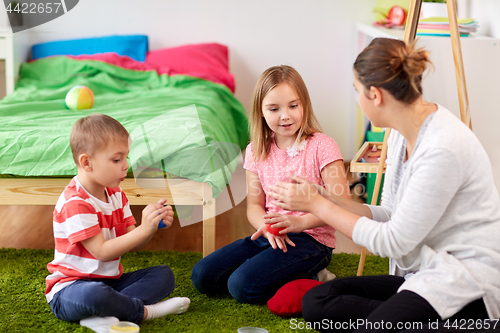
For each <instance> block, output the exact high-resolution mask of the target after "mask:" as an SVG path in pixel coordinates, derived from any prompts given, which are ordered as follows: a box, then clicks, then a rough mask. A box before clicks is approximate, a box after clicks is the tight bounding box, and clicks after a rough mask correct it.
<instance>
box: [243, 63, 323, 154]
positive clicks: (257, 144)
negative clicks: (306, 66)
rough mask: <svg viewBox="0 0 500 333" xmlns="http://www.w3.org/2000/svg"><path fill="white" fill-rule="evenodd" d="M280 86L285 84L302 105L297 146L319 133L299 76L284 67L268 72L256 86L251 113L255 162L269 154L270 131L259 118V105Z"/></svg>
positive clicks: (263, 120) (260, 110)
mask: <svg viewBox="0 0 500 333" xmlns="http://www.w3.org/2000/svg"><path fill="white" fill-rule="evenodd" d="M281 83H288V84H289V85H290V86H291V87H292V89H293V90H294V92H295V94H296V95H297V96H298V98H299V100H300V103H301V105H302V112H303V114H302V124H301V125H300V128H299V133H298V135H297V140H296V142H297V143H300V142H301V141H303V140H305V139H307V138H308V137H309V136H311V135H312V134H313V133H314V132H322V130H321V127H320V125H319V122H318V120H317V119H316V116H315V115H314V112H313V108H312V104H311V99H310V97H309V92H308V91H307V87H306V85H305V83H304V80H302V77H301V76H300V74H299V73H298V72H297V71H296V70H295V69H293V68H292V67H290V66H286V65H281V66H274V67H271V68H268V69H267V70H266V71H265V72H264V73H262V75H261V76H260V78H259V80H258V81H257V84H256V85H255V89H254V93H253V98H252V109H251V111H250V136H251V141H252V148H253V158H254V160H265V159H266V157H267V155H268V154H269V150H270V148H271V142H272V140H271V139H272V134H273V131H272V130H271V128H269V126H268V125H267V123H266V121H265V119H264V118H263V116H262V115H263V114H262V102H263V101H264V98H265V97H266V95H267V94H268V93H269V92H270V91H271V90H272V89H273V88H274V87H276V86H277V85H279V84H281Z"/></svg>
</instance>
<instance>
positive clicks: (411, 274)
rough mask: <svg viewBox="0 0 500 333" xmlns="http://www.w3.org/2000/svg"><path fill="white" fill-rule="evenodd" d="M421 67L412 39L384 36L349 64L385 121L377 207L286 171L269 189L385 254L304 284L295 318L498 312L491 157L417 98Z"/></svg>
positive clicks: (331, 321) (412, 323)
mask: <svg viewBox="0 0 500 333" xmlns="http://www.w3.org/2000/svg"><path fill="white" fill-rule="evenodd" d="M429 64H430V61H429V56H428V53H427V51H425V50H423V49H415V44H414V43H413V44H411V45H405V43H403V42H402V41H398V40H393V39H383V38H377V39H374V40H373V41H372V42H371V43H370V45H369V46H368V47H367V48H366V49H365V50H364V51H363V52H361V54H360V55H359V56H358V57H357V59H356V61H355V63H354V87H355V88H356V90H357V91H358V92H359V103H360V105H361V108H362V109H363V111H364V113H365V114H366V116H367V117H368V118H369V119H370V120H371V121H372V123H373V124H374V125H375V126H378V127H390V128H392V129H393V130H392V132H391V136H390V138H389V141H388V158H387V169H386V175H385V184H384V189H383V192H382V205H381V206H368V205H361V204H359V203H355V202H352V201H349V200H346V199H344V198H342V197H340V196H337V195H335V194H334V193H332V192H328V191H321V189H320V188H318V187H316V186H314V184H311V183H310V182H308V181H306V180H304V179H302V178H300V177H297V176H292V177H290V178H291V180H292V183H293V184H292V183H278V184H277V186H274V187H273V188H272V192H271V193H270V195H271V196H273V198H274V199H275V200H276V202H275V204H276V205H278V206H280V207H282V208H284V209H289V210H299V211H305V212H310V213H312V214H314V215H316V216H317V217H318V218H319V219H321V220H323V221H324V222H326V223H328V224H329V225H331V226H332V227H334V228H336V229H337V230H338V231H340V232H341V233H343V234H344V235H346V236H348V237H350V238H351V239H352V240H353V241H354V242H356V243H357V244H360V245H363V246H365V247H366V248H367V249H368V250H369V251H371V252H373V253H375V254H377V255H380V256H383V257H389V258H391V265H390V273H391V275H389V276H372V277H369V276H365V277H349V278H344V279H336V280H333V281H330V282H327V283H324V284H322V285H320V286H318V287H316V288H314V289H312V290H311V291H309V292H308V293H307V294H306V295H305V297H304V299H303V315H304V318H305V319H306V321H308V322H312V323H320V325H318V326H316V327H315V328H317V329H319V330H323V331H329V330H334V329H338V328H343V329H345V330H348V331H349V330H359V331H363V330H366V331H374V330H377V331H390V330H396V331H398V330H404V329H408V328H422V327H426V326H427V328H428V329H432V328H433V327H434V326H435V325H437V323H438V321H444V322H441V326H449V328H450V329H452V328H460V327H459V326H460V325H459V323H460V321H456V319H471V320H473V321H472V322H473V325H474V326H472V327H470V326H469V328H477V329H480V328H488V327H486V326H485V324H484V319H487V318H499V317H500V279H499V278H498V277H499V275H500V241H499V240H498V238H499V237H500V199H499V195H498V191H497V189H496V188H495V185H494V182H493V176H492V172H491V167H490V162H489V160H488V156H487V154H486V152H485V151H484V149H483V147H482V146H481V144H480V143H479V141H478V140H477V138H476V137H475V136H474V134H473V133H472V132H471V131H470V130H469V129H468V128H467V127H466V126H465V125H464V124H463V123H462V122H460V120H458V119H457V118H456V117H455V116H454V115H452V114H451V113H450V112H449V111H448V110H446V109H445V108H444V107H442V106H440V105H437V104H434V103H430V102H427V101H425V100H424V99H423V98H422V88H421V80H422V73H423V72H424V71H425V69H426V67H427V66H428V65H429ZM276 226H277V227H282V226H285V225H280V224H279V223H278V224H277V225H276ZM353 322H354V323H356V324H355V325H348V324H349V323H353ZM454 323H455V325H457V324H458V326H455V327H453V326H452V325H453V324H454ZM488 324H490V323H488ZM491 326H493V324H491ZM489 328H492V327H489Z"/></svg>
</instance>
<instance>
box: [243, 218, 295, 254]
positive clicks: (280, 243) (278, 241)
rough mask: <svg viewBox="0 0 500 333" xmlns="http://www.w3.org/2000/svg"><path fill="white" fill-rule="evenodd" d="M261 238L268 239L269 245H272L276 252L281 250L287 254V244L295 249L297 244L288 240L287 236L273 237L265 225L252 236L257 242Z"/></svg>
mask: <svg viewBox="0 0 500 333" xmlns="http://www.w3.org/2000/svg"><path fill="white" fill-rule="evenodd" d="M260 236H262V237H265V238H267V240H268V241H269V244H271V247H272V248H273V249H275V250H276V248H279V249H280V250H282V251H283V252H285V253H286V251H287V248H286V244H288V245H291V246H294V247H295V243H294V242H292V241H291V239H290V238H288V236H287V234H283V235H280V236H276V235H273V234H272V233H270V232H269V231H267V230H266V225H265V224H264V225H263V226H262V227H260V228H259V229H258V230H257V231H256V232H255V233H254V234H253V235H252V237H251V240H256V239H257V238H259V237H260Z"/></svg>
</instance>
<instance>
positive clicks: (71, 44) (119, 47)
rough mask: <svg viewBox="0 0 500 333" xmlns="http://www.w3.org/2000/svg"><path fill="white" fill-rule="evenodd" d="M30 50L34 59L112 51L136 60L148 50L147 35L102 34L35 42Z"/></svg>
mask: <svg viewBox="0 0 500 333" xmlns="http://www.w3.org/2000/svg"><path fill="white" fill-rule="evenodd" d="M31 51H32V52H31V53H32V56H33V59H34V60H36V59H39V58H44V57H50V56H55V55H80V54H96V53H106V52H114V53H117V54H119V55H122V56H125V55H126V56H129V57H130V58H132V59H135V60H137V61H144V60H146V53H147V52H148V36H145V35H125V36H104V37H94V38H82V39H71V40H61V41H53V42H46V43H40V44H35V45H33V47H32V48H31Z"/></svg>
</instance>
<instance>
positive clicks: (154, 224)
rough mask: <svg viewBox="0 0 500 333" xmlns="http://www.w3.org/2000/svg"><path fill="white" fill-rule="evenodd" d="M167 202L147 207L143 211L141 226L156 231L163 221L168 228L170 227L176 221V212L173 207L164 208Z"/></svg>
mask: <svg viewBox="0 0 500 333" xmlns="http://www.w3.org/2000/svg"><path fill="white" fill-rule="evenodd" d="M166 202H167V200H165V199H161V200H159V201H158V202H157V203H152V204H149V205H147V206H146V208H144V210H143V211H142V223H141V224H142V225H144V226H145V227H148V228H151V230H152V231H156V230H158V224H159V223H160V220H163V223H164V224H165V225H166V227H167V228H168V227H170V226H171V225H172V222H173V221H174V211H173V209H172V207H171V206H163V204H165V203H166Z"/></svg>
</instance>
